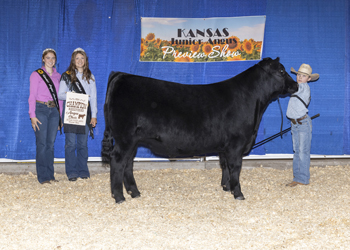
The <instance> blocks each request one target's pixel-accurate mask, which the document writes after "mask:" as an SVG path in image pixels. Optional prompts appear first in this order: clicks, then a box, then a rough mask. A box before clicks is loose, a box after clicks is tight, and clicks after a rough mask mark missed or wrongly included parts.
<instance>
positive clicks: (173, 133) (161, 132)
mask: <svg viewBox="0 0 350 250" xmlns="http://www.w3.org/2000/svg"><path fill="white" fill-rule="evenodd" d="M116 74H117V75H115V76H114V78H113V79H112V80H111V81H110V83H109V86H108V94H107V97H106V105H107V106H108V116H109V117H110V119H109V123H110V128H111V129H112V133H113V136H114V137H115V139H116V140H118V139H119V140H124V141H128V140H131V141H133V142H134V141H136V142H137V143H141V144H142V143H143V144H146V146H148V147H150V148H151V149H152V150H153V151H154V152H156V153H159V154H166V155H171V156H180V155H193V154H203V153H209V152H217V151H220V150H221V149H223V148H225V147H226V146H227V143H228V141H230V140H232V139H234V137H235V136H240V135H241V134H242V131H241V130H240V129H237V128H238V127H240V128H241V127H242V126H243V124H245V125H244V126H245V128H246V129H249V126H250V124H249V122H247V121H248V120H249V119H250V120H252V119H251V118H250V117H249V116H251V114H250V113H251V112H248V111H247V110H244V109H242V107H245V109H248V108H249V107H250V106H252V107H253V106H254V105H255V104H253V105H251V104H249V103H243V102H247V100H246V99H245V98H243V96H242V95H241V94H240V93H241V92H242V90H241V89H240V85H238V84H236V83H235V82H232V81H231V82H230V80H232V79H230V80H227V81H223V82H220V83H215V84H208V85H184V84H179V83H173V82H168V81H162V80H156V79H152V78H146V77H141V76H135V75H130V74H125V73H116ZM252 115H254V114H252ZM130 143H131V142H130Z"/></svg>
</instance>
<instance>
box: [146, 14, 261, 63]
mask: <svg viewBox="0 0 350 250" xmlns="http://www.w3.org/2000/svg"><path fill="white" fill-rule="evenodd" d="M265 20H266V16H243V17H213V18H158V17H157V18H156V17H142V18H141V47H140V61H142V62H146V61H148V62H180V63H192V62H199V63H201V62H232V61H246V60H261V55H262V49H263V41H264V33H265Z"/></svg>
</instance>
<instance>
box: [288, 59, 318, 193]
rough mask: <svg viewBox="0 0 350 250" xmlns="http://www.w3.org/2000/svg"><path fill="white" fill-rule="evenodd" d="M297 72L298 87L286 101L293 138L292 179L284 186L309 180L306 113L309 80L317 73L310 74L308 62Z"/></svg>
mask: <svg viewBox="0 0 350 250" xmlns="http://www.w3.org/2000/svg"><path fill="white" fill-rule="evenodd" d="M291 71H292V72H293V73H295V74H297V82H298V84H299V89H298V91H297V92H296V93H294V94H293V95H292V96H291V98H290V100H289V103H288V108H287V117H288V118H289V119H290V120H291V127H292V129H291V131H292V139H293V151H294V156H293V175H294V178H293V181H292V182H291V183H288V184H287V185H286V186H288V187H295V186H296V185H307V184H309V180H310V148H311V137H312V123H311V118H310V117H309V115H308V111H309V110H308V108H307V107H308V106H309V103H310V101H311V95H310V87H309V85H308V82H309V81H316V80H317V79H318V78H319V74H312V68H311V67H310V65H308V64H302V65H301V66H300V68H299V70H298V71H295V70H294V68H293V67H292V68H291Z"/></svg>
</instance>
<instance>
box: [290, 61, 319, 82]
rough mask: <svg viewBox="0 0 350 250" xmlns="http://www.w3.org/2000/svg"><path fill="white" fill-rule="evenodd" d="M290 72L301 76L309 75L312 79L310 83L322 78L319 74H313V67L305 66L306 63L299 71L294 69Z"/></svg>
mask: <svg viewBox="0 0 350 250" xmlns="http://www.w3.org/2000/svg"><path fill="white" fill-rule="evenodd" d="M290 71H292V72H293V73H295V74H299V73H300V74H305V75H308V76H310V77H311V80H310V81H316V80H317V79H318V78H319V77H320V75H319V74H312V68H311V66H310V65H309V64H305V63H303V64H302V65H301V66H300V68H299V70H298V71H295V69H294V68H293V67H292V68H291V69H290Z"/></svg>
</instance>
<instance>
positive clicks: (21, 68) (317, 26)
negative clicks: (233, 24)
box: [0, 0, 350, 160]
mask: <svg viewBox="0 0 350 250" xmlns="http://www.w3.org/2000/svg"><path fill="white" fill-rule="evenodd" d="M349 11H350V10H349V4H348V1H347V0H338V1H336V2H334V1H333V2H331V3H330V2H329V1H324V0H322V1H320V0H303V1H302V0H295V1H292V2H288V1H279V0H247V1H238V0H223V1H220V2H219V3H217V2H214V1H206V0H196V1H187V0H186V1H184V0H176V1H173V0H167V1H165V0H147V1H145V0H135V1H131V0H115V1H113V0H103V1H100V0H87V1H83V0H75V1H68V0H66V1H65V0H60V1H49V0H46V1H44V0H42V1H34V0H31V1H30V0H29V1H28V0H17V1H11V0H5V1H1V3H0V21H1V23H0V24H1V25H0V38H1V39H0V45H1V46H0V53H1V55H0V66H1V67H0V68H1V71H0V72H1V74H0V79H1V82H0V93H1V97H2V98H1V99H0V109H1V112H0V122H1V127H0V158H4V159H15V160H24V159H35V136H34V132H33V131H32V129H31V126H30V120H29V115H28V96H29V76H30V74H31V72H32V71H34V70H35V69H37V68H39V67H40V66H41V54H42V51H43V50H44V49H45V48H48V47H51V48H54V49H55V50H56V52H57V70H58V72H59V73H63V72H64V71H65V70H66V69H67V67H68V65H69V62H70V57H71V53H72V52H73V50H74V49H75V48H77V47H82V48H83V49H85V51H86V52H87V54H88V57H89V62H90V69H91V71H92V73H93V74H94V75H95V78H96V84H97V91H98V95H97V98H98V116H97V119H98V125H97V127H96V130H95V134H96V136H95V139H94V140H91V139H89V156H90V157H99V156H100V149H101V140H102V137H103V131H104V117H103V104H104V99H105V93H106V87H107V79H108V76H109V74H110V72H111V71H124V72H128V73H132V74H137V75H142V76H147V77H154V78H158V79H164V80H169V81H175V82H180V83H184V84H208V83H213V82H217V81H221V80H224V79H227V78H230V77H233V76H235V75H237V74H238V73H240V72H242V71H244V70H246V69H247V68H249V67H251V66H253V65H254V64H255V63H256V61H255V62H254V61H250V62H226V63H219V62H218V63H196V64H181V63H165V62H164V63H152V62H139V53H140V34H141V26H140V25H141V23H140V20H141V17H193V18H198V17H200V18H205V17H234V16H254V15H266V27H265V39H264V48H263V57H271V58H276V57H280V60H281V63H282V64H284V65H285V67H286V69H287V70H288V71H289V69H290V67H294V68H295V69H298V68H299V66H300V65H301V64H302V63H308V64H310V65H311V66H312V68H313V70H314V72H316V73H319V74H320V79H319V80H318V81H317V82H312V83H310V87H311V95H312V101H311V104H310V107H309V109H310V115H314V114H317V113H320V114H321V116H320V117H319V118H317V119H315V120H314V121H313V140H312V148H311V153H312V154H326V155H342V154H349V151H350V145H349V144H350V137H349V115H350V114H349V111H350V103H349V97H350V93H349V91H350V88H349V71H350V70H349V34H350V32H349V22H350V18H349ZM293 77H294V79H295V76H294V75H293ZM288 99H289V98H281V104H282V109H283V112H284V120H283V123H284V129H285V128H288V127H289V126H290V124H289V121H288V120H287V119H286V117H285V112H286V109H287V104H288ZM280 123H281V117H280V111H279V108H278V104H277V102H272V103H271V104H270V106H269V108H268V109H267V111H266V113H265V114H264V117H263V121H262V123H261V125H260V129H259V133H258V138H257V141H260V140H263V139H265V138H267V137H269V136H271V135H273V134H275V133H277V132H278V131H279V129H280ZM280 153H292V141H291V135H290V133H288V134H286V135H285V136H284V137H283V139H281V138H277V139H275V140H274V141H272V142H269V143H267V144H265V145H264V146H262V147H259V148H257V149H255V150H253V151H252V152H251V154H280ZM137 156H138V157H153V155H152V154H151V152H150V151H149V150H148V149H146V148H139V150H138V153H137ZM55 157H56V158H64V134H63V135H59V134H58V135H57V139H56V144H55Z"/></svg>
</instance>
